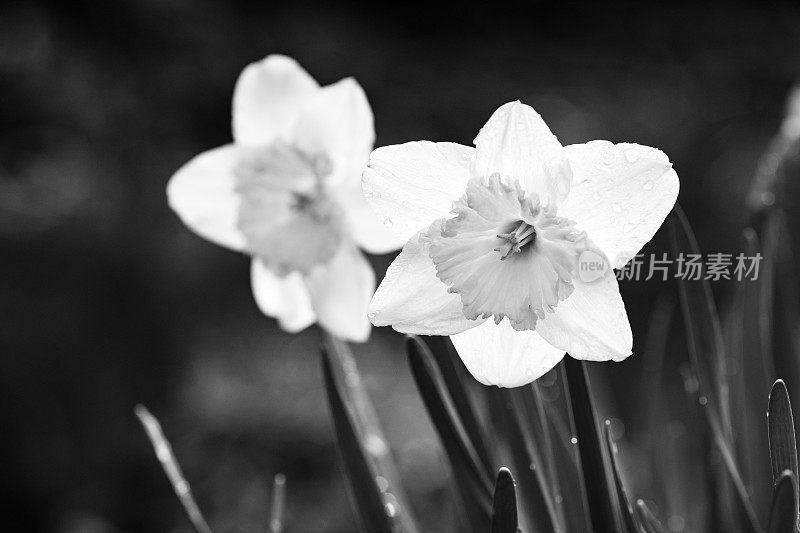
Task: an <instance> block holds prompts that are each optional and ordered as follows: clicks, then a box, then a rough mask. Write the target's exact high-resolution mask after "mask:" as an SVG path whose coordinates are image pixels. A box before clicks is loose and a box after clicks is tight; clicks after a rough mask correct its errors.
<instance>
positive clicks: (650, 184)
mask: <svg viewBox="0 0 800 533" xmlns="http://www.w3.org/2000/svg"><path fill="white" fill-rule="evenodd" d="M642 189H644V190H646V191H649V190H652V189H653V182H652V181H648V182H645V184H644V185H642Z"/></svg>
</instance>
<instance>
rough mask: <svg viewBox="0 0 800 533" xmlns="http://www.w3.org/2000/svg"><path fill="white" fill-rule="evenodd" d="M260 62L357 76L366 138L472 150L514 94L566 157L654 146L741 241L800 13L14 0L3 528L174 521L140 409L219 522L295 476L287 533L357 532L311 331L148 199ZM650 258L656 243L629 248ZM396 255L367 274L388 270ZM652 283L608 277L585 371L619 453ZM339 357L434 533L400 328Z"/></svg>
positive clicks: (4, 230)
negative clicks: (623, 356)
mask: <svg viewBox="0 0 800 533" xmlns="http://www.w3.org/2000/svg"><path fill="white" fill-rule="evenodd" d="M270 53H284V54H288V55H290V56H292V57H294V58H296V59H297V60H298V61H299V62H300V63H301V64H302V65H303V66H304V67H305V68H306V69H307V70H308V71H309V72H310V73H311V75H312V76H314V77H315V78H316V79H317V80H318V81H319V82H320V83H322V84H328V83H331V82H334V81H336V80H338V79H340V78H342V77H344V76H349V75H352V76H355V77H356V78H357V79H358V81H359V82H360V83H361V84H362V85H363V87H364V89H365V90H366V93H367V95H368V97H369V99H370V102H371V104H372V107H373V110H374V113H375V116H376V129H377V144H378V145H384V144H391V143H397V142H404V141H407V140H416V139H431V140H449V141H456V142H461V143H464V144H471V141H472V139H473V138H474V135H475V134H476V133H477V131H478V129H479V128H480V127H481V126H482V125H483V123H484V122H485V121H486V119H487V118H488V117H489V116H490V114H491V113H492V111H493V110H494V109H495V108H496V107H498V106H499V105H500V104H502V103H504V102H507V101H510V100H515V99H521V100H522V101H523V102H525V103H528V104H531V105H533V106H534V107H535V108H536V109H537V111H539V112H540V113H541V114H542V115H543V116H544V118H545V120H546V121H547V122H548V124H549V125H550V127H551V128H552V130H553V131H554V133H556V135H558V137H559V138H560V140H561V141H562V143H563V144H569V143H575V142H585V141H587V140H590V139H608V140H612V141H615V142H622V141H632V142H638V143H641V144H647V145H651V146H656V147H658V148H661V149H662V150H664V151H665V152H666V153H667V154H668V155H669V156H670V159H671V160H672V161H673V163H674V165H675V168H676V170H677V172H678V174H679V176H680V178H681V187H682V190H681V196H680V202H681V203H682V205H683V207H684V208H685V210H686V211H687V213H688V216H689V218H690V220H691V222H692V224H693V226H694V228H695V230H696V231H697V233H698V238H699V241H700V244H701V246H702V247H703V248H704V249H705V250H707V251H709V252H716V251H724V252H731V253H736V252H738V251H740V250H741V246H740V244H739V235H740V234H741V229H742V228H743V227H744V225H745V224H746V221H747V218H746V211H745V208H744V207H745V195H746V192H747V189H748V186H749V181H750V179H751V177H752V175H753V173H754V171H755V169H756V164H757V162H758V159H759V156H760V155H761V154H762V152H763V151H764V149H765V148H766V146H767V143H768V141H769V140H770V138H771V137H772V136H773V135H774V134H775V132H776V131H777V130H778V128H779V126H780V123H781V120H782V118H783V115H784V106H785V101H786V97H787V94H788V92H789V90H790V88H791V87H792V85H793V84H794V83H795V82H796V81H797V79H798V74H800V6H798V5H797V4H796V3H790V2H787V3H775V4H771V5H769V6H765V5H764V4H760V3H751V4H748V3H737V4H730V5H723V4H713V3H712V4H706V5H700V4H699V3H687V4H676V3H670V4H668V5H645V4H644V3H638V2H629V3H618V4H615V5H613V6H600V5H587V6H575V5H572V6H569V7H562V6H560V4H559V3H556V2H547V3H545V2H521V1H517V2H511V3H507V4H502V5H501V4H492V3H489V2H486V3H481V4H474V5H469V4H466V3H456V4H453V5H450V6H432V5H430V4H429V3H428V2H423V1H420V0H412V1H406V2H401V3H394V4H383V3H367V2H364V3H354V2H344V3H340V4H339V5H336V6H333V5H313V4H311V3H308V2H296V3H291V4H287V5H281V6H279V5H275V4H274V3H271V2H245V1H231V2H219V3H214V2H210V1H196V2H190V1H188V0H162V1H156V0H138V1H132V0H120V1H116V2H101V1H82V2H81V1H79V2H72V3H61V2H34V1H28V2H4V3H3V4H2V6H1V7H0V257H2V260H0V435H2V438H1V439H0V452H2V455H1V456H0V457H2V461H0V462H1V463H2V467H0V501H2V504H0V505H1V506H2V507H3V508H4V510H3V520H2V522H3V524H4V525H5V526H8V527H9V529H7V530H8V531H57V532H65V533H67V532H69V533H73V532H84V531H87V532H127V531H187V527H186V523H185V521H184V520H183V518H182V515H181V512H180V508H179V506H178V504H177V501H176V500H175V498H174V496H173V494H172V491H171V488H170V486H169V484H168V482H167V481H166V478H165V477H164V475H163V474H162V472H161V471H160V468H159V466H158V464H157V462H156V461H155V459H154V457H153V454H152V452H151V449H150V447H149V444H148V442H147V440H146V438H145V436H144V433H143V432H142V431H141V429H140V427H139V426H138V424H137V421H136V419H135V418H134V416H133V412H132V409H133V406H134V405H135V404H136V403H139V402H142V403H145V404H146V405H147V406H148V407H149V408H150V409H151V410H152V411H153V412H154V414H156V415H157V416H159V417H160V418H161V421H162V423H163V425H164V428H165V431H166V433H167V436H168V437H169V438H170V439H171V440H172V442H173V445H174V448H175V451H176V453H177V455H178V457H179V458H180V459H181V461H182V463H183V466H184V469H185V471H186V474H187V476H188V478H189V480H190V481H191V482H192V485H193V488H194V490H195V492H196V494H197V497H198V500H199V502H200V505H201V506H202V507H203V509H204V510H205V511H206V514H207V515H208V517H209V519H210V521H211V522H212V526H215V529H216V530H218V531H243V532H246V531H264V530H265V529H266V524H267V521H268V502H269V491H270V482H271V478H272V476H273V475H274V474H275V473H276V472H283V473H285V474H286V475H287V478H288V510H287V522H288V523H289V524H290V527H289V529H288V531H298V532H303V531H334V532H344V531H352V530H353V528H354V523H353V521H352V517H351V514H350V510H349V505H348V501H347V496H346V492H345V484H344V481H343V477H342V474H341V469H340V467H339V463H338V460H337V456H336V452H335V446H334V442H333V437H332V433H331V427H330V422H329V417H328V409H327V405H326V402H325V399H324V394H323V390H322V387H321V375H320V368H319V367H320V365H319V356H318V350H317V346H318V342H319V340H318V337H317V334H316V332H315V331H314V330H313V328H312V329H310V330H308V331H306V332H304V333H303V334H300V335H296V336H291V335H288V334H285V333H282V332H281V331H280V330H279V329H278V328H277V326H276V324H275V323H274V322H273V321H271V320H269V319H266V318H265V317H263V316H261V315H260V314H259V312H258V310H257V309H256V306H255V304H254V302H253V299H252V296H251V293H250V287H249V273H248V272H249V261H248V259H247V258H246V257H244V256H241V255H238V254H236V253H232V252H229V251H226V250H224V249H222V248H218V247H216V246H214V245H212V244H210V243H208V242H206V241H204V240H202V239H200V238H199V237H196V236H195V235H194V234H193V233H191V232H190V231H189V230H187V229H186V228H185V227H184V226H182V225H181V223H180V222H179V221H178V219H177V217H176V216H175V215H174V214H173V213H172V212H170V210H169V209H168V207H167V204H166V200H165V192H164V191H165V186H166V183H167V180H168V179H169V177H170V176H171V175H172V173H173V172H174V171H175V170H176V169H177V168H178V167H179V166H180V165H181V164H182V163H184V162H185V161H187V160H188V159H189V158H190V157H192V156H193V155H195V154H196V153H198V152H200V151H202V150H206V149H209V148H212V147H214V146H217V145H220V144H223V143H226V142H228V141H229V140H230V100H231V95H232V91H233V86H234V82H235V81H236V78H237V76H238V74H239V72H240V71H241V69H242V68H243V67H244V66H245V65H246V64H247V63H249V62H252V61H256V60H258V59H260V58H262V57H263V56H265V55H267V54H270ZM795 205H796V204H795ZM791 215H794V213H790V216H791ZM790 220H792V221H793V222H792V223H794V222H796V217H794V218H790ZM662 233H663V232H662ZM664 249H666V247H665V239H664V238H663V235H659V236H658V237H657V238H656V239H655V240H654V242H653V243H651V245H648V247H647V248H646V249H645V251H646V252H659V253H660V251H662V250H664ZM391 259H392V257H391V256H385V257H376V258H374V262H373V264H374V266H375V268H376V271H377V272H378V274H379V276H380V275H382V274H383V272H384V271H385V269H386V267H387V266H388V264H389V262H390V261H391ZM664 290H669V289H668V288H665V287H664V286H662V284H660V283H657V282H655V281H651V282H643V281H640V282H623V283H622V291H623V296H624V298H625V299H626V303H627V306H628V309H629V314H630V317H631V321H632V325H633V329H634V335H635V338H636V341H635V342H636V345H635V349H634V356H633V357H631V358H630V359H629V360H628V361H626V362H624V363H620V364H605V365H592V372H593V376H595V375H596V379H597V383H598V386H599V388H600V389H601V393H602V394H601V397H602V398H603V402H602V403H603V405H602V407H601V411H603V413H604V414H605V415H606V416H614V417H615V423H616V424H617V426H618V427H619V428H622V429H621V430H620V432H621V433H620V434H621V435H622V437H623V438H624V433H625V430H624V428H625V427H626V424H627V427H628V428H629V429H628V433H627V434H628V435H631V432H632V431H633V428H635V424H636V420H637V413H636V405H637V401H638V398H637V396H636V394H633V393H631V392H629V391H628V390H626V389H625V388H624V387H615V386H614V385H615V384H626V383H630V382H631V380H636V379H637V376H638V375H639V373H640V372H641V360H640V358H637V356H636V355H637V353H638V352H640V351H641V349H642V344H643V340H642V339H643V338H644V331H645V329H646V324H647V319H648V316H649V312H650V309H651V307H652V302H653V299H654V298H656V297H657V296H658V295H659V294H661V293H662V292H663V291H664ZM715 290H718V291H719V292H720V293H721V294H720V296H721V297H722V298H724V287H723V286H715ZM355 349H356V354H357V357H358V361H359V364H360V367H361V370H362V372H363V374H364V375H365V379H366V380H367V384H368V387H369V390H370V391H371V392H372V393H373V398H374V400H375V403H376V406H377V408H378V411H379V414H380V415H381V418H382V420H383V423H384V426H385V429H386V432H387V434H388V437H389V440H390V441H391V444H392V450H393V452H394V454H395V457H396V458H397V460H398V463H399V464H400V467H401V470H402V475H403V477H404V479H406V480H407V485H408V490H409V493H410V495H411V498H412V500H413V502H414V505H415V506H416V510H417V512H418V514H420V515H422V516H423V521H424V522H425V524H427V526H428V527H429V528H430V530H431V531H433V530H436V527H437V520H438V519H439V517H440V515H441V512H440V509H441V505H442V502H443V501H445V500H446V498H447V497H448V496H447V494H446V492H445V491H444V489H443V481H442V480H441V477H442V476H444V475H445V472H446V468H445V466H444V461H443V459H442V455H441V453H440V451H439V447H438V442H437V440H436V434H435V433H434V431H433V430H432V428H431V426H430V424H429V422H428V419H427V416H426V415H425V412H424V408H423V407H422V405H421V403H420V400H419V399H418V397H417V395H416V390H415V386H414V384H413V382H411V381H410V376H409V373H408V369H407V366H406V360H405V357H404V354H403V349H402V336H401V335H399V334H396V333H394V332H393V331H391V330H389V329H381V330H375V331H374V334H373V337H372V339H371V341H370V342H369V343H368V344H367V345H363V346H357V347H356V348H355ZM604 384H608V386H604ZM614 390H618V391H620V392H619V393H618V394H617V395H615V394H613V393H612V392H611V391H614ZM678 525H679V526H680V523H679V524H678ZM676 527H677V526H676Z"/></svg>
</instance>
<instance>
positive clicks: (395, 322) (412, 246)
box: [369, 235, 483, 335]
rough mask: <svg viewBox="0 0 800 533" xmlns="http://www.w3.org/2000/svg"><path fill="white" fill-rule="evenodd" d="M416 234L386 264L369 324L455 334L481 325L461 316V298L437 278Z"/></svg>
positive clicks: (423, 332)
mask: <svg viewBox="0 0 800 533" xmlns="http://www.w3.org/2000/svg"><path fill="white" fill-rule="evenodd" d="M418 237H419V235H415V236H414V237H413V238H411V240H409V241H408V242H407V243H406V245H405V246H404V247H403V251H402V252H400V255H398V256H397V258H396V259H395V260H394V262H392V264H391V265H389V269H388V270H387V271H386V277H384V278H383V281H382V282H381V284H380V286H379V287H378V290H377V291H376V292H375V296H374V297H373V298H372V303H371V304H370V307H369V317H370V320H371V321H372V323H373V324H375V325H376V326H392V327H393V328H394V329H395V330H397V331H399V332H401V333H414V334H417V335H454V334H456V333H461V332H462V331H465V330H467V329H469V328H473V327H475V326H477V325H479V324H481V323H482V322H483V320H468V319H467V318H466V317H465V316H464V311H463V305H462V304H461V298H460V297H459V296H458V295H457V294H453V293H449V292H447V287H446V286H445V284H444V283H442V282H441V281H439V278H437V277H436V267H435V266H434V265H433V262H432V261H431V259H430V257H428V255H427V253H426V252H425V251H424V250H423V248H422V246H420V244H419V241H418Z"/></svg>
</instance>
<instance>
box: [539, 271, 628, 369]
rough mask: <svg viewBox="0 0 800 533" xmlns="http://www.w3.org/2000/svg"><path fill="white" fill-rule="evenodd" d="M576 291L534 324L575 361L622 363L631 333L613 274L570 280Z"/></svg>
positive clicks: (543, 335) (626, 354) (554, 344)
mask: <svg viewBox="0 0 800 533" xmlns="http://www.w3.org/2000/svg"><path fill="white" fill-rule="evenodd" d="M573 283H574V285H575V290H574V291H572V294H571V295H570V296H569V298H567V299H566V300H564V301H563V302H559V304H558V306H557V307H556V311H555V313H553V314H548V315H547V316H546V317H545V318H544V319H543V320H540V321H539V322H538V323H537V324H536V331H537V332H539V334H540V335H541V336H542V337H543V338H544V339H545V340H546V341H547V342H549V343H550V344H552V345H553V346H555V347H557V348H561V349H563V350H566V351H567V352H568V353H569V354H570V355H571V356H572V357H574V358H576V359H586V360H589V361H607V360H609V359H613V360H614V361H622V360H623V359H625V358H626V357H628V356H629V355H630V354H631V349H632V347H633V334H632V333H631V326H630V324H629V323H628V314H627V313H626V312H625V304H624V303H623V302H622V297H621V296H620V294H619V286H618V285H617V278H616V277H615V276H614V271H613V270H609V271H608V272H606V274H605V276H603V277H602V278H600V279H597V280H595V281H592V282H589V283H586V282H583V281H581V280H579V279H577V278H576V279H573Z"/></svg>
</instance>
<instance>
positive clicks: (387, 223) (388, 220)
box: [383, 218, 394, 228]
mask: <svg viewBox="0 0 800 533" xmlns="http://www.w3.org/2000/svg"><path fill="white" fill-rule="evenodd" d="M383 225H384V226H386V227H387V228H391V227H392V226H394V222H393V221H392V219H391V218H386V219H384V220H383Z"/></svg>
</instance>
